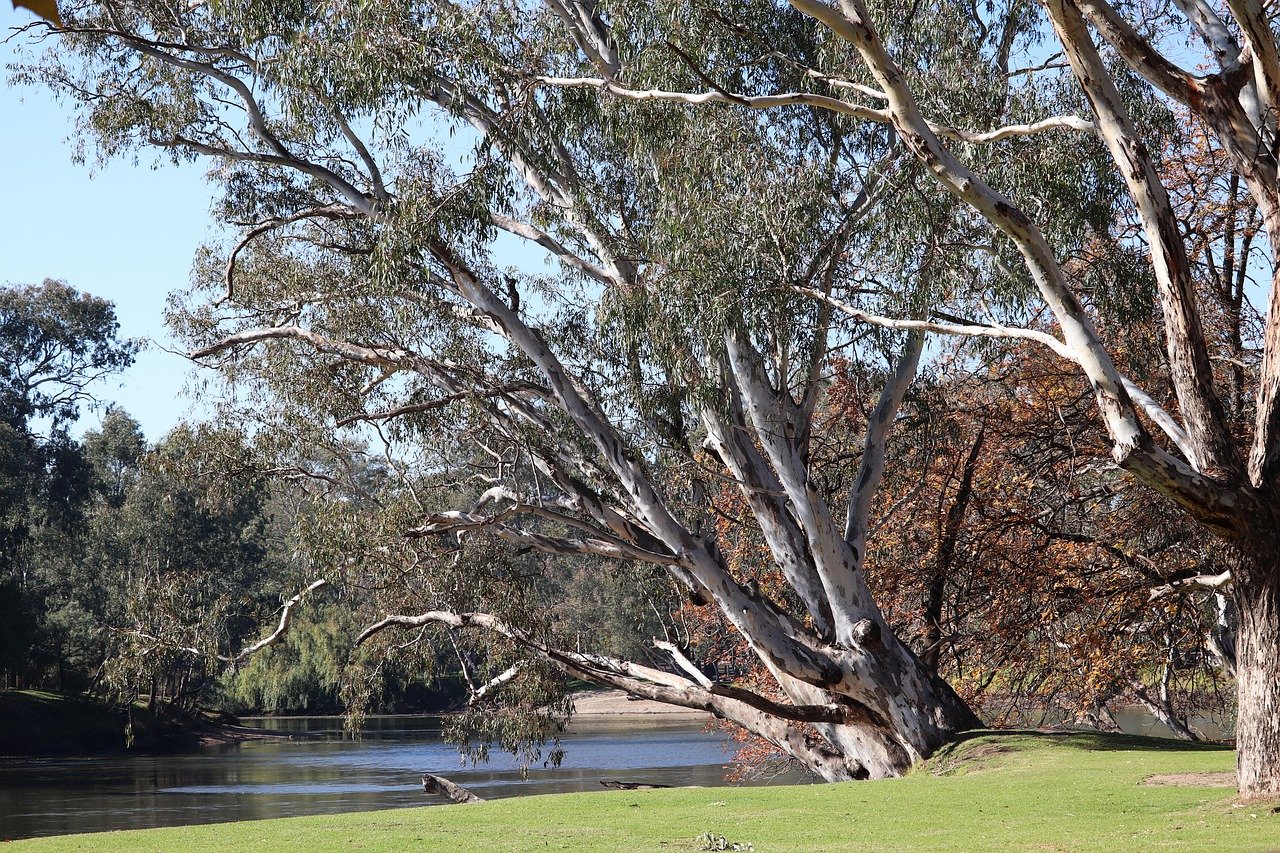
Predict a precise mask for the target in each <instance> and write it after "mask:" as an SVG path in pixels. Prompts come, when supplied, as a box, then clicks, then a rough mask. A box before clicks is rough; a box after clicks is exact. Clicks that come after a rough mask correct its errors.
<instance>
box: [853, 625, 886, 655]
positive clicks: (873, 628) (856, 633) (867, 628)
mask: <svg viewBox="0 0 1280 853" xmlns="http://www.w3.org/2000/svg"><path fill="white" fill-rule="evenodd" d="M853 641H854V642H855V643H857V644H858V645H860V646H863V647H864V648H865V647H868V646H875V645H879V644H880V624H879V623H878V622H876V621H875V620H874V619H859V620H858V621H857V622H855V623H854V625H853Z"/></svg>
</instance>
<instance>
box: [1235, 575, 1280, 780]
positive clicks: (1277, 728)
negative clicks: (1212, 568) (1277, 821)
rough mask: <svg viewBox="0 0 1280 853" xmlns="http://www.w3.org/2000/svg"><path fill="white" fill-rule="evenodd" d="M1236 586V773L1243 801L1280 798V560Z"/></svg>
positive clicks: (1237, 580)
mask: <svg viewBox="0 0 1280 853" xmlns="http://www.w3.org/2000/svg"><path fill="white" fill-rule="evenodd" d="M1269 557H1270V559H1268V560H1265V561H1264V560H1258V559H1257V557H1255V560H1256V561H1257V562H1255V563H1254V565H1253V566H1250V567H1249V568H1252V569H1253V571H1252V572H1248V573H1246V572H1241V573H1240V574H1241V575H1242V576H1240V577H1237V579H1236V582H1235V599H1236V607H1237V609H1238V610H1239V612H1240V629H1239V635H1238V638H1237V646H1236V690H1237V696H1238V700H1239V701H1238V711H1237V718H1236V768H1237V772H1238V774H1239V789H1240V796H1242V797H1244V798H1246V799H1250V798H1277V797H1280V577H1278V576H1280V571H1278V569H1280V555H1278V554H1275V553H1274V552H1273V553H1272V554H1270V555H1269Z"/></svg>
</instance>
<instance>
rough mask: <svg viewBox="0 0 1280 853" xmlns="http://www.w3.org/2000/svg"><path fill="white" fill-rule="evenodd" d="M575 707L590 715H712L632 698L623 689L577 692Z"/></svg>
mask: <svg viewBox="0 0 1280 853" xmlns="http://www.w3.org/2000/svg"><path fill="white" fill-rule="evenodd" d="M573 707H574V713H575V714H576V715H578V716H588V717H605V716H609V717H614V716H617V717H629V716H638V717H649V716H662V717H664V718H665V717H671V718H687V719H690V720H709V719H711V715H710V714H708V713H707V712H706V711H695V710H693V709H691V708H681V707H679V706H678V705H667V704H665V703H662V702H653V701H650V700H648V699H632V698H630V697H629V696H627V694H626V693H623V692H622V691H621V690H594V691H589V692H583V693H575V694H574V696H573Z"/></svg>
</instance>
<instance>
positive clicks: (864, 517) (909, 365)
mask: <svg viewBox="0 0 1280 853" xmlns="http://www.w3.org/2000/svg"><path fill="white" fill-rule="evenodd" d="M923 349H924V333H923V332H922V331H919V330H916V331H912V332H910V333H909V334H908V335H907V342H906V345H905V346H904V347H903V349H902V354H901V355H899V356H898V363H897V364H896V365H895V366H894V368H893V372H892V373H891V374H890V375H889V377H888V378H887V379H886V380H885V383H884V388H883V389H881V391H880V399H879V400H878V401H877V402H876V406H875V408H874V409H873V410H872V411H871V415H870V416H869V417H868V418H867V434H866V437H865V438H864V440H863V450H862V460H861V461H860V462H859V464H858V475H857V477H856V478H854V481H853V487H852V488H851V489H850V491H849V501H848V509H847V511H846V514H845V527H844V538H845V541H846V542H848V543H849V547H850V548H852V549H853V552H854V559H855V560H856V561H857V562H858V564H859V565H861V564H862V560H863V558H864V557H865V556H866V553H867V529H868V519H869V518H870V515H871V505H872V501H873V500H874V499H875V493H876V490H877V489H878V488H879V487H880V480H881V478H882V477H883V476H884V466H885V449H886V447H887V445H888V443H889V430H890V427H892V426H893V422H894V419H895V418H896V417H897V415H898V409H900V408H901V407H902V400H903V398H904V397H905V396H906V394H907V389H908V388H910V387H911V383H912V382H914V381H915V378H916V370H917V369H918V368H919V366H920V353H921V352H922V351H923Z"/></svg>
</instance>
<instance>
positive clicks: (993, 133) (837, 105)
mask: <svg viewBox="0 0 1280 853" xmlns="http://www.w3.org/2000/svg"><path fill="white" fill-rule="evenodd" d="M534 80H535V82H537V83H541V84H543V85H547V86H558V87H561V88H590V89H599V90H601V91H605V92H608V93H609V94H611V95H614V96H616V97H619V98H622V99H623V100H628V101H657V102H665V103H678V104H689V105H691V106H698V105H701V104H731V105H736V106H741V107H750V108H751V109H756V110H767V109H773V108H776V107H794V106H807V107H817V108H819V109H824V110H828V111H830V112H834V113H839V114H841V115H847V116H853V117H855V118H860V119H864V120H866V121H874V122H878V123H880V124H890V123H892V120H893V119H892V116H891V115H890V114H889V112H888V111H887V110H882V109H876V108H875V107H868V106H864V105H862V104H851V103H849V102H848V101H845V100H841V99H840V98H833V97H831V96H829V95H819V94H817V93H814V92H784V93H780V94H776V95H739V94H735V93H732V92H725V91H723V90H712V91H709V92H672V91H666V90H661V89H629V88H627V87H625V86H623V85H621V84H619V83H616V82H614V81H613V80H605V79H602V78H599V77H536V78H534ZM930 128H932V130H933V131H934V133H936V134H938V135H939V136H942V137H945V138H947V139H953V140H955V141H957V142H967V143H971V144H980V143H987V142H1000V141H1003V140H1006V139H1013V138H1016V137H1020V136H1034V135H1036V134H1038V133H1044V132H1046V131H1052V130H1070V131H1077V132H1082V133H1093V132H1096V128H1095V127H1094V126H1093V123H1092V122H1090V121H1088V120H1087V119H1082V118H1079V117H1077V116H1051V117H1049V118H1044V119H1040V120H1039V121H1035V122H1031V123H1028V124H1011V125H1007V126H1005V127H998V128H996V129H994V130H987V131H967V130H960V129H959V128H955V127H949V126H947V125H940V124H930Z"/></svg>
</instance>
